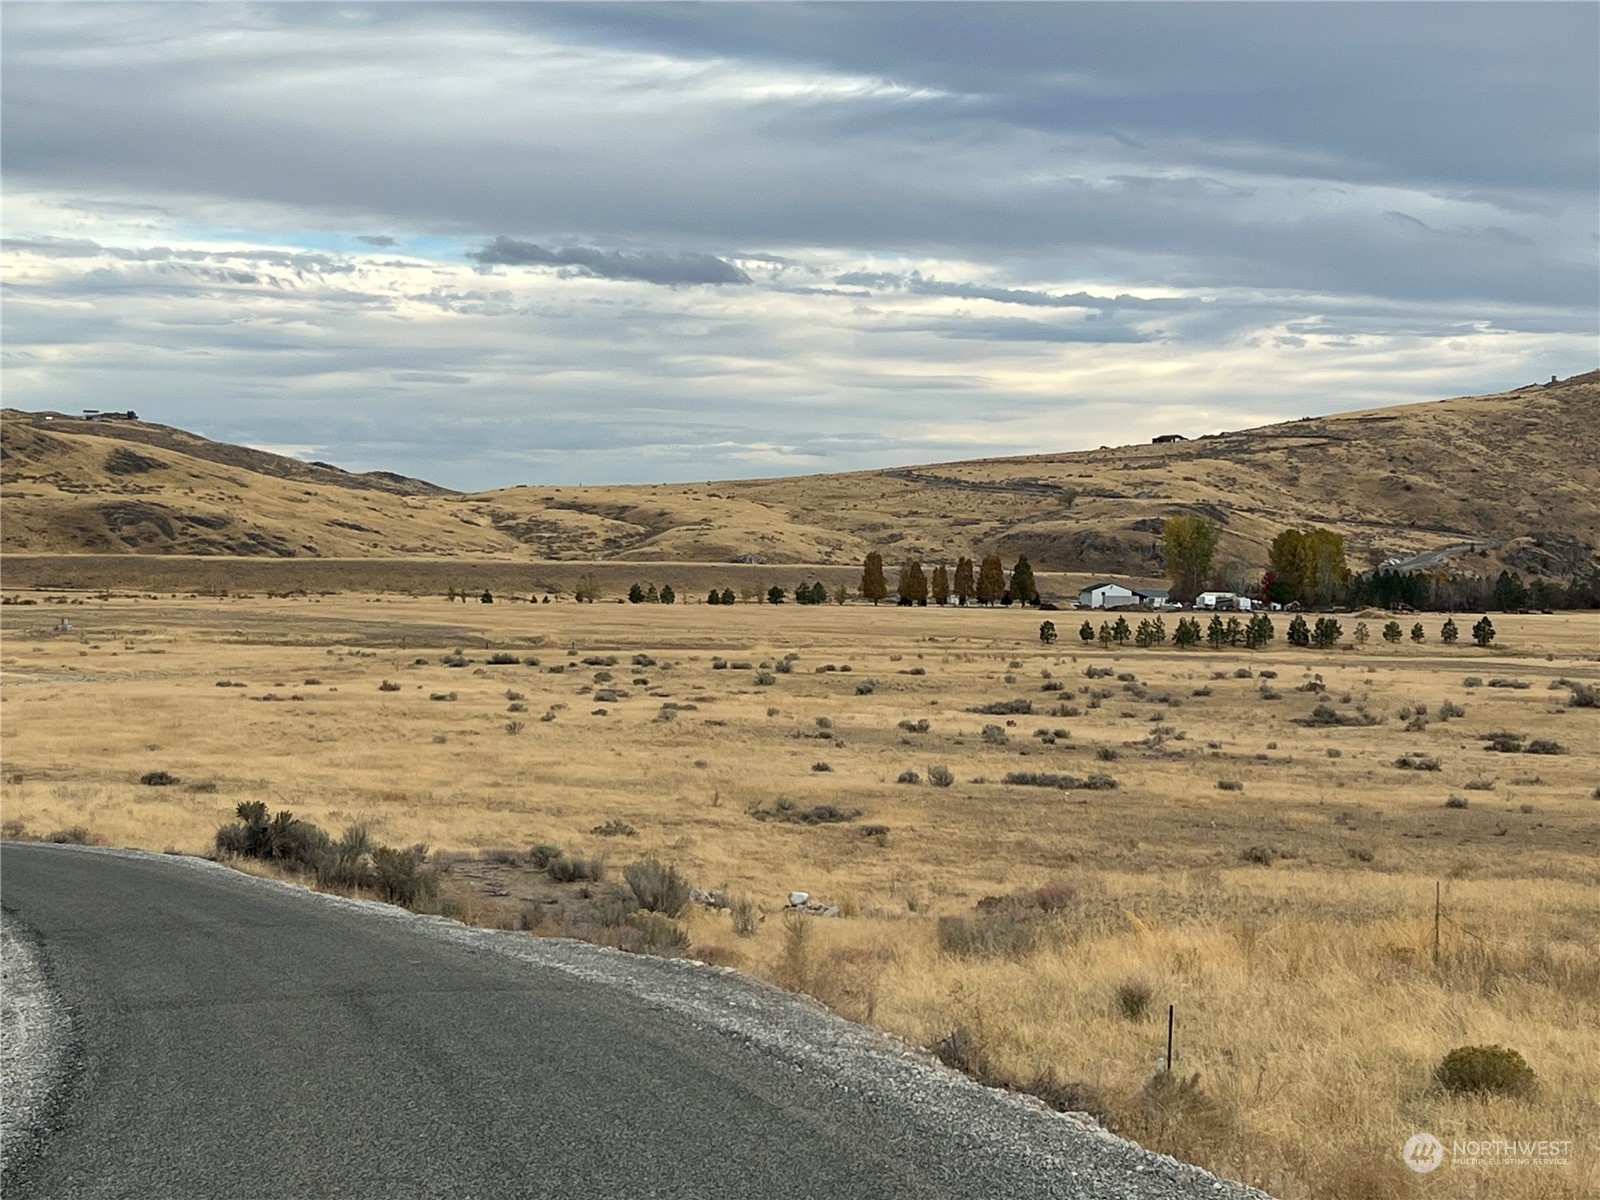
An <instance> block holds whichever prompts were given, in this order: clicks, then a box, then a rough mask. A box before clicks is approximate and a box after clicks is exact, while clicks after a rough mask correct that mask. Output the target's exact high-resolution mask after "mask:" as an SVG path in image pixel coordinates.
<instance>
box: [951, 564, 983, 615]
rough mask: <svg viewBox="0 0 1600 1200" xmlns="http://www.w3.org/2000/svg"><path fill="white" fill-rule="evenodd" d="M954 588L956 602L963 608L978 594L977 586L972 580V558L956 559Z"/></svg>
mask: <svg viewBox="0 0 1600 1200" xmlns="http://www.w3.org/2000/svg"><path fill="white" fill-rule="evenodd" d="M954 590H955V596H956V602H957V603H958V604H960V605H961V606H962V607H963V608H965V607H966V606H967V605H968V604H970V603H972V599H973V597H974V596H976V595H977V594H978V592H977V586H976V585H975V584H974V583H973V581H972V560H971V559H970V558H958V559H956V582H955V589H954Z"/></svg>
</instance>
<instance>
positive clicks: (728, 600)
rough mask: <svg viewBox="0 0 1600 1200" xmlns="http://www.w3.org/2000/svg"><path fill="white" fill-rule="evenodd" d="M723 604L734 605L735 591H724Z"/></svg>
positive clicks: (724, 589)
mask: <svg viewBox="0 0 1600 1200" xmlns="http://www.w3.org/2000/svg"><path fill="white" fill-rule="evenodd" d="M722 602H723V603H724V604H732V603H733V589H732V588H731V587H725V588H723V589H722Z"/></svg>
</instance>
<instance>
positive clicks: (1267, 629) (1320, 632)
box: [1039, 612, 1495, 650]
mask: <svg viewBox="0 0 1600 1200" xmlns="http://www.w3.org/2000/svg"><path fill="white" fill-rule="evenodd" d="M1277 636H1278V634H1277V630H1276V629H1275V628H1274V626H1273V624H1272V618H1271V617H1269V616H1267V614H1266V613H1264V612H1263V613H1256V614H1255V615H1254V616H1253V617H1251V618H1250V619H1249V620H1247V621H1241V620H1240V619H1239V618H1238V617H1229V618H1228V619H1227V620H1226V621H1224V620H1223V619H1222V618H1221V617H1220V616H1215V615H1214V616H1212V618H1211V623H1210V624H1209V625H1208V626H1206V629H1205V631H1204V632H1203V633H1202V632H1201V629H1200V621H1199V618H1197V617H1180V618H1179V620H1178V625H1177V628H1176V629H1174V630H1173V632H1172V639H1171V640H1172V644H1173V645H1174V646H1177V647H1179V648H1185V647H1189V646H1198V645H1199V644H1200V643H1201V642H1202V641H1204V642H1205V644H1206V645H1208V646H1210V647H1211V648H1212V649H1213V650H1221V649H1222V648H1223V647H1224V646H1243V647H1244V648H1245V649H1246V650H1259V649H1260V648H1261V647H1262V646H1265V645H1266V644H1267V643H1268V642H1270V641H1272V639H1273V638H1275V637H1277ZM1287 636H1288V642H1289V644H1290V645H1291V646H1303V647H1314V648H1316V649H1318V650H1327V649H1330V648H1332V647H1334V646H1337V645H1338V644H1339V639H1340V638H1342V637H1343V636H1344V629H1343V627H1341V626H1340V624H1339V622H1338V621H1336V620H1334V618H1332V617H1318V618H1317V621H1316V624H1314V625H1313V624H1311V623H1310V622H1308V621H1307V620H1306V619H1305V617H1303V616H1301V615H1299V614H1298V613H1297V614H1295V616H1294V619H1293V620H1291V621H1290V622H1289V630H1288V635H1287ZM1382 636H1383V640H1384V641H1386V642H1389V643H1391V644H1393V643H1397V642H1399V641H1400V640H1401V639H1402V638H1403V637H1404V636H1405V634H1404V632H1403V631H1402V630H1401V628H1400V622H1398V621H1390V622H1389V623H1388V624H1387V625H1385V626H1384V627H1383V630H1382ZM1056 637H1057V634H1056V624H1055V622H1054V621H1046V622H1044V623H1043V624H1042V625H1040V626H1039V640H1040V641H1041V642H1043V643H1044V644H1045V645H1047V646H1048V645H1050V644H1051V643H1053V642H1054V641H1055V640H1056ZM1078 637H1079V639H1080V640H1082V642H1083V643H1084V644H1085V645H1088V644H1089V643H1091V642H1095V641H1098V642H1099V643H1100V645H1101V646H1102V647H1110V646H1113V645H1115V646H1126V645H1127V644H1128V643H1129V642H1132V643H1133V644H1134V645H1135V646H1140V647H1148V646H1164V645H1166V644H1167V625H1166V622H1165V621H1163V620H1162V619H1161V618H1160V617H1155V618H1154V619H1151V618H1149V617H1146V618H1145V619H1144V620H1141V621H1140V622H1139V624H1138V627H1137V628H1135V627H1134V626H1132V625H1130V624H1129V623H1128V618H1127V617H1124V616H1118V617H1117V619H1116V620H1115V621H1102V622H1100V628H1099V629H1098V630H1096V629H1095V627H1094V624H1093V623H1092V622H1090V621H1085V622H1084V623H1083V624H1082V625H1080V626H1079V627H1078ZM1368 637H1369V633H1368V630H1367V624H1366V622H1365V621H1362V622H1359V623H1357V625H1356V628H1355V640H1356V643H1357V644H1358V645H1363V646H1364V645H1366V643H1367V639H1368ZM1460 637H1461V630H1460V628H1459V627H1458V626H1457V625H1456V623H1455V619H1454V618H1450V619H1448V620H1446V621H1445V623H1444V625H1443V626H1441V627H1440V629H1439V640H1440V641H1442V642H1444V643H1445V644H1446V645H1447V646H1453V645H1455V643H1456V642H1457V641H1458V640H1459V639H1460ZM1494 639H1495V628H1494V622H1492V621H1490V620H1489V618H1488V617H1487V616H1484V617H1483V618H1481V619H1480V620H1479V621H1478V623H1477V624H1476V625H1474V626H1473V627H1472V640H1473V641H1474V642H1476V643H1477V644H1478V645H1479V646H1488V645H1490V644H1491V643H1492V642H1493V641H1494ZM1411 640H1412V641H1413V642H1423V641H1426V640H1427V632H1426V631H1425V630H1424V629H1423V628H1422V622H1421V621H1418V622H1417V623H1416V624H1414V625H1412V626H1411Z"/></svg>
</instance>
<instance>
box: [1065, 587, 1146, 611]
mask: <svg viewBox="0 0 1600 1200" xmlns="http://www.w3.org/2000/svg"><path fill="white" fill-rule="evenodd" d="M1134 603H1137V601H1136V599H1135V597H1134V593H1133V589H1132V588H1126V587H1123V586H1122V585H1121V584H1120V583H1111V582H1110V581H1107V582H1105V583H1091V584H1090V585H1089V586H1088V587H1086V588H1084V589H1083V591H1081V592H1079V593H1078V607H1079V608H1122V607H1123V606H1125V605H1129V604H1134Z"/></svg>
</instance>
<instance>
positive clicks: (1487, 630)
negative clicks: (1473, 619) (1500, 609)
mask: <svg viewBox="0 0 1600 1200" xmlns="http://www.w3.org/2000/svg"><path fill="white" fill-rule="evenodd" d="M1472 640H1473V641H1475V642H1477V643H1478V645H1480V646H1487V645H1488V644H1489V643H1490V642H1492V641H1494V622H1493V621H1491V620H1489V614H1487V613H1485V614H1484V615H1483V618H1482V620H1480V621H1479V622H1478V623H1477V624H1476V625H1474V626H1473V627H1472Z"/></svg>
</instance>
